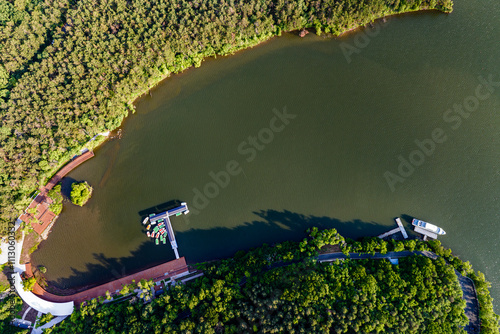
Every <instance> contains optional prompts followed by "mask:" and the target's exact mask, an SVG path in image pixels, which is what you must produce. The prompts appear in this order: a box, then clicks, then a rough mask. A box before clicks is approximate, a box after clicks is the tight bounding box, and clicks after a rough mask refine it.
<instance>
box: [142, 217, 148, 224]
mask: <svg viewBox="0 0 500 334" xmlns="http://www.w3.org/2000/svg"><path fill="white" fill-rule="evenodd" d="M148 221H149V217H146V218H144V220H143V221H142V225H146V224H147V223H148Z"/></svg>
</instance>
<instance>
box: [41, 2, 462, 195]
mask: <svg viewBox="0 0 500 334" xmlns="http://www.w3.org/2000/svg"><path fill="white" fill-rule="evenodd" d="M419 12H438V13H445V14H449V13H451V12H452V10H450V11H443V10H439V9H436V8H434V9H431V8H428V7H425V8H418V9H408V10H405V11H404V12H392V13H385V14H384V15H382V16H380V17H372V18H371V19H370V20H369V21H367V22H360V23H356V24H355V25H354V26H351V27H347V28H346V29H344V30H342V31H340V32H338V33H324V32H323V34H325V35H327V36H328V37H329V38H336V37H341V36H344V35H346V34H349V33H351V32H355V31H356V30H358V29H362V28H365V27H367V26H368V25H369V24H371V23H374V22H376V21H380V20H384V19H387V18H390V17H396V16H403V15H406V14H411V13H419ZM313 28H314V25H313V24H308V25H304V26H302V27H298V28H297V29H294V30H289V31H283V32H288V33H294V32H298V31H300V30H309V29H313ZM279 36H281V32H280V33H276V32H269V33H267V34H263V35H262V36H260V37H259V36H255V37H254V38H253V39H252V40H251V41H249V42H248V44H243V45H238V46H236V47H234V48H233V49H230V50H228V53H227V54H222V55H217V54H214V55H212V56H209V57H204V58H202V59H201V61H200V64H201V63H202V62H203V61H204V60H205V59H208V58H210V57H215V58H216V57H217V56H230V55H234V54H235V53H237V52H240V51H243V50H246V49H249V48H253V47H255V46H258V45H260V44H262V43H264V42H267V41H269V40H270V39H271V38H273V37H279ZM193 67H195V68H196V67H198V66H196V65H190V66H187V67H184V68H180V69H179V70H178V71H176V72H169V71H167V72H166V73H164V74H163V75H160V76H151V77H150V78H149V79H148V82H147V88H146V89H144V90H142V91H139V92H137V93H135V94H131V96H130V98H129V99H128V100H127V101H126V106H127V108H129V109H130V110H134V111H135V105H134V103H135V102H136V101H137V99H139V98H140V97H142V96H144V95H146V94H147V93H148V92H149V91H150V90H151V89H152V88H154V87H156V86H158V85H159V84H161V82H162V81H164V80H166V79H168V78H170V77H171V75H172V74H178V73H182V72H184V71H186V70H188V69H191V68H193ZM129 116H130V114H128V115H127V116H125V117H124V118H123V119H122V120H121V122H120V125H118V126H117V127H115V128H113V129H107V132H108V133H109V132H111V131H115V130H117V129H119V128H120V127H121V126H122V124H123V122H124V120H125V119H126V118H128V117H129ZM98 135H99V134H97V135H96V136H98ZM96 136H94V137H93V138H91V139H90V140H89V142H91V141H93V140H94V139H95V138H96ZM105 141H106V139H105V140H103V141H101V142H100V143H98V144H97V145H95V146H93V147H92V149H94V148H96V147H99V146H100V145H102V144H103V143H104V142H105ZM89 142H87V143H85V144H83V145H82V146H81V147H78V149H79V150H80V151H82V150H84V148H85V147H86V145H88V143H89ZM69 161H71V158H70V159H68V160H66V161H62V162H60V164H59V166H58V167H57V169H54V170H51V171H50V173H51V174H55V173H56V172H57V171H58V170H60V169H61V168H64V166H65V165H66V164H67V163H68V162H69ZM48 182H50V180H49V181H48ZM48 182H47V184H48ZM45 186H46V185H44V186H43V187H45ZM43 187H42V186H41V188H43Z"/></svg>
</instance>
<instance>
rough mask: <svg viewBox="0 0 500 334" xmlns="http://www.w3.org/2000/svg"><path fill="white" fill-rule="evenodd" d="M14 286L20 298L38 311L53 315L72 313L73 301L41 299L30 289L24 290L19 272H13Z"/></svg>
mask: <svg viewBox="0 0 500 334" xmlns="http://www.w3.org/2000/svg"><path fill="white" fill-rule="evenodd" d="M14 281H15V283H14V286H15V287H16V291H17V294H18V295H19V297H21V299H22V300H23V301H24V302H25V303H26V304H28V305H29V306H30V307H31V308H34V309H35V310H37V311H38V312H42V313H44V314H46V313H50V314H52V315H55V316H65V315H70V314H71V313H73V309H74V303H73V302H67V303H54V302H49V301H47V300H43V299H42V298H40V297H38V296H37V295H35V294H34V293H33V292H31V291H24V289H23V284H22V280H21V275H19V273H14Z"/></svg>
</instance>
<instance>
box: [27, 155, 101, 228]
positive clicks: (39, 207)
mask: <svg viewBox="0 0 500 334" xmlns="http://www.w3.org/2000/svg"><path fill="white" fill-rule="evenodd" d="M93 156H94V152H92V151H86V152H85V153H83V154H80V155H78V156H76V157H75V158H73V159H72V160H71V161H70V162H69V163H68V164H66V165H65V166H64V167H63V168H61V169H60V170H59V171H58V172H57V173H56V174H55V175H54V176H53V177H52V178H51V179H50V181H49V182H48V183H47V184H46V185H45V186H43V187H41V188H40V192H39V193H38V195H37V196H36V197H35V199H34V200H33V201H32V202H31V203H30V205H28V207H27V208H26V210H25V212H24V213H23V214H22V215H21V216H20V217H19V219H21V220H22V221H23V222H25V223H27V224H31V227H33V230H35V232H36V233H38V234H39V235H42V233H43V232H45V229H46V228H47V227H48V226H49V225H50V224H51V223H52V222H54V221H55V219H56V218H57V216H56V215H55V214H54V213H53V212H52V211H50V209H49V207H50V204H52V200H51V199H50V197H49V196H48V193H49V191H50V190H51V189H52V188H54V186H55V185H56V184H58V183H59V181H61V180H62V178H63V177H65V176H66V175H67V174H68V173H69V172H71V171H72V170H73V169H75V168H76V167H78V166H79V165H80V164H82V163H84V162H85V161H87V160H88V159H90V158H92V157H93ZM33 209H34V210H35V213H30V212H29V211H30V210H33Z"/></svg>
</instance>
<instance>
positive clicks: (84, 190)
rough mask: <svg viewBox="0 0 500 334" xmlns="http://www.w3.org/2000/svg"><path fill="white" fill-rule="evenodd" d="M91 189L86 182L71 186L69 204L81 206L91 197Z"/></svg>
mask: <svg viewBox="0 0 500 334" xmlns="http://www.w3.org/2000/svg"><path fill="white" fill-rule="evenodd" d="M92 190H93V189H92V187H91V186H90V185H89V184H88V183H87V182H75V183H73V184H72V185H71V202H72V203H73V204H75V205H79V206H83V205H84V204H85V203H87V201H88V200H89V199H90V196H92Z"/></svg>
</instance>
